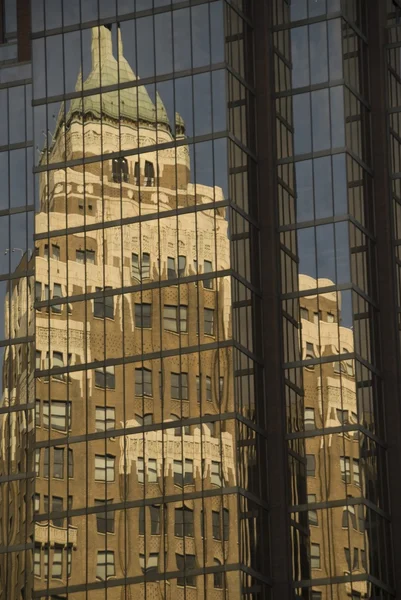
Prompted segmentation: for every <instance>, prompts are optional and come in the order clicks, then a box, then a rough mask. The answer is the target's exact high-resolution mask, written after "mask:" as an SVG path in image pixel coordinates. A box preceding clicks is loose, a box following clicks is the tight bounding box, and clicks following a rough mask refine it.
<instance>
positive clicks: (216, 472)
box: [210, 461, 223, 487]
mask: <svg viewBox="0 0 401 600" xmlns="http://www.w3.org/2000/svg"><path fill="white" fill-rule="evenodd" d="M210 477H211V482H212V483H213V484H214V485H218V486H219V487H221V485H222V482H223V481H222V476H221V466H220V463H219V462H215V461H212V466H211V474H210Z"/></svg>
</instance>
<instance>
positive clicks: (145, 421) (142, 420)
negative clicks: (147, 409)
mask: <svg viewBox="0 0 401 600" xmlns="http://www.w3.org/2000/svg"><path fill="white" fill-rule="evenodd" d="M135 419H136V420H137V422H138V425H151V424H152V423H153V415H152V413H148V414H146V415H143V417H141V415H135Z"/></svg>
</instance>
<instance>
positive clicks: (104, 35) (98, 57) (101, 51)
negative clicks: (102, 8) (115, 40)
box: [91, 25, 113, 69]
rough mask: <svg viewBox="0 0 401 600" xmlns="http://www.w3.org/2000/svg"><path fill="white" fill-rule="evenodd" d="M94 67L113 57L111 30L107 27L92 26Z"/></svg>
mask: <svg viewBox="0 0 401 600" xmlns="http://www.w3.org/2000/svg"><path fill="white" fill-rule="evenodd" d="M91 52H92V69H94V67H95V66H97V65H98V64H99V62H101V63H104V62H105V61H106V60H107V58H109V57H113V45H112V41H111V31H110V29H108V28H107V27H103V26H102V25H101V26H100V27H92V47H91Z"/></svg>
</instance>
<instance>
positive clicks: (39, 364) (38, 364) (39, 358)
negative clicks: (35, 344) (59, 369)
mask: <svg viewBox="0 0 401 600" xmlns="http://www.w3.org/2000/svg"><path fill="white" fill-rule="evenodd" d="M35 368H36V369H38V370H39V371H40V369H41V368H42V352H41V351H40V350H36V354H35Z"/></svg>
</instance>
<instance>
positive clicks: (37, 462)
mask: <svg viewBox="0 0 401 600" xmlns="http://www.w3.org/2000/svg"><path fill="white" fill-rule="evenodd" d="M39 474H40V448H36V450H35V475H37V476H39Z"/></svg>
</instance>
